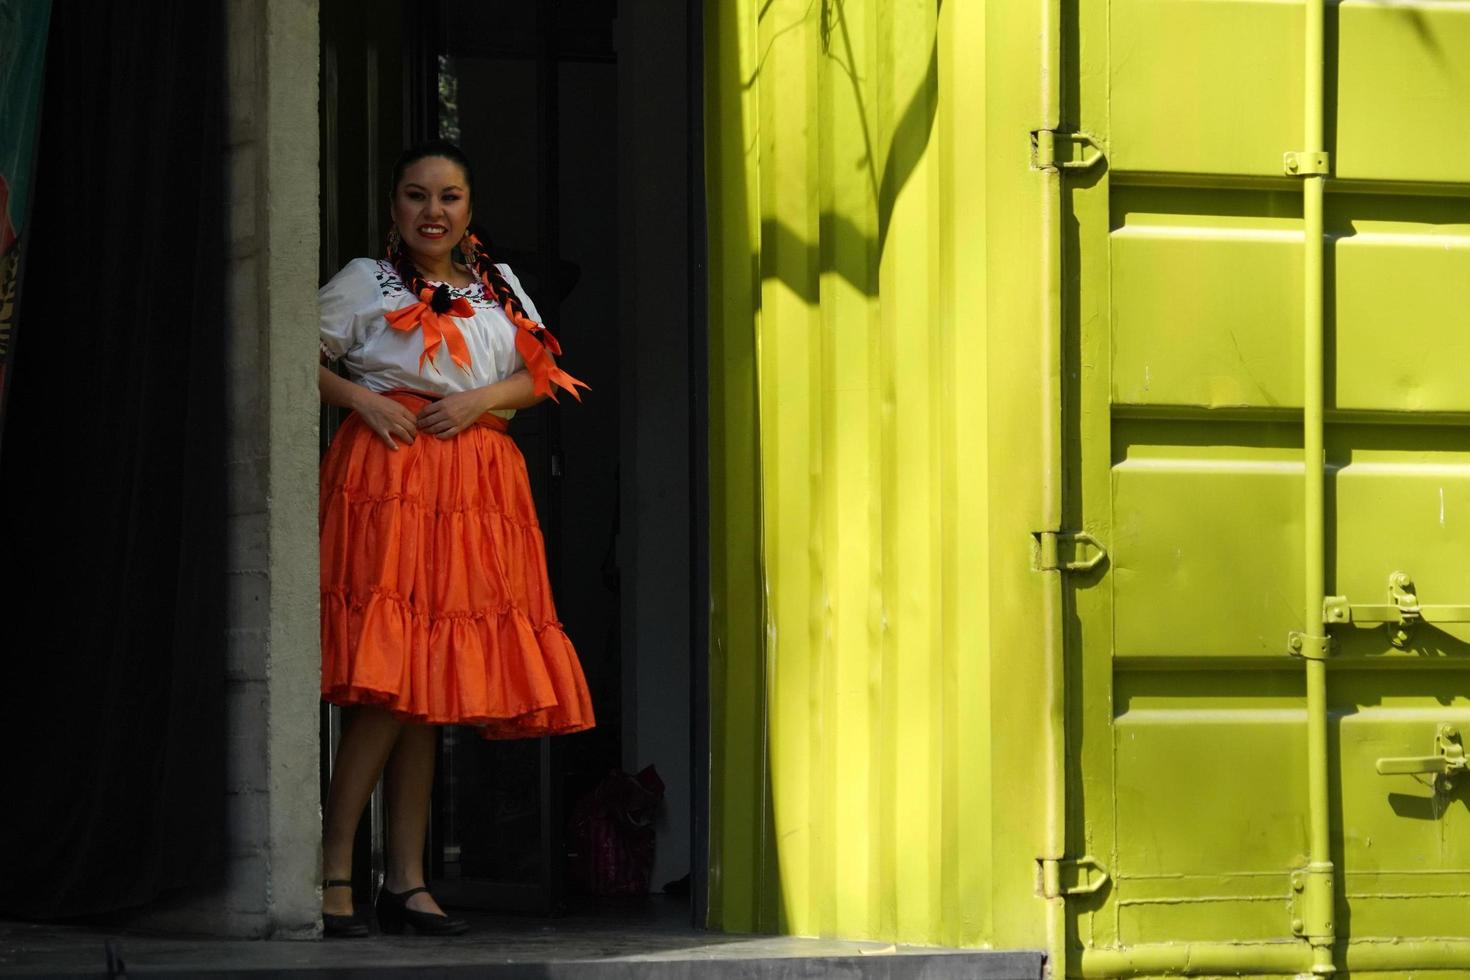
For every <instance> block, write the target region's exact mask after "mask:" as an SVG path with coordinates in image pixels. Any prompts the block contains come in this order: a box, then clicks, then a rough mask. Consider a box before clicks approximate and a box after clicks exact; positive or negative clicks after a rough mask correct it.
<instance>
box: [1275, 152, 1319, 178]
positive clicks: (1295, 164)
mask: <svg viewBox="0 0 1470 980" xmlns="http://www.w3.org/2000/svg"><path fill="white" fill-rule="evenodd" d="M1281 169H1282V170H1284V171H1286V173H1287V174H1288V175H1290V176H1292V177H1312V176H1316V175H1317V174H1327V173H1331V170H1332V158H1331V156H1330V155H1328V154H1327V153H1325V152H1323V151H1320V150H1319V151H1316V152H1312V153H1308V152H1306V151H1304V150H1288V151H1287V152H1286V153H1284V154H1282V157H1281Z"/></svg>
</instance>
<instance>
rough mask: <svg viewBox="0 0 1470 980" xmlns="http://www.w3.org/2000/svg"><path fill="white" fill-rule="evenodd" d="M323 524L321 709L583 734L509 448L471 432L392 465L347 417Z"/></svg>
mask: <svg viewBox="0 0 1470 980" xmlns="http://www.w3.org/2000/svg"><path fill="white" fill-rule="evenodd" d="M395 397H399V398H400V400H401V401H403V403H404V404H405V405H408V406H409V407H410V409H412V410H414V411H417V409H418V408H419V407H420V406H421V405H422V404H423V403H424V400H423V399H421V398H416V396H407V395H405V396H399V395H395ZM414 399H416V400H414ZM320 519H321V568H322V579H321V601H322V697H324V698H325V699H326V700H328V701H331V702H333V703H334V704H378V705H383V706H385V707H387V708H388V709H389V710H391V711H392V712H393V713H394V714H396V715H398V716H399V717H402V718H404V719H407V720H411V721H415V722H421V723H427V724H434V725H448V724H455V725H475V726H480V727H481V729H482V733H483V734H484V735H485V737H486V738H528V737H533V736H537V735H546V734H562V733H567V732H576V731H582V730H583V729H587V728H591V727H592V725H593V723H594V717H593V711H592V701H591V698H590V697H589V695H588V692H587V682H586V680H585V678H584V677H583V675H582V667H581V664H580V663H579V662H578V660H577V654H576V651H575V650H574V649H573V648H572V644H571V642H570V641H569V640H568V639H567V636H566V634H565V633H564V632H563V630H562V626H561V623H560V622H559V621H558V620H557V618H556V608H555V606H554V605H553V603H552V598H551V589H550V586H549V584H548V582H547V576H546V556H545V546H544V544H543V542H542V538H541V530H540V527H539V525H538V523H537V521H536V512H535V507H534V505H533V504H532V501H531V492H530V485H529V483H528V482H527V480H526V468H525V462H524V460H523V459H522V458H521V454H520V451H519V450H518V449H517V448H516V446H515V443H514V442H512V441H511V439H510V438H509V437H508V436H506V435H505V434H504V433H502V432H497V431H494V430H493V429H492V428H489V427H486V426H481V425H475V426H471V427H470V428H469V429H467V430H466V431H464V432H462V433H460V434H459V435H457V436H455V437H454V438H452V439H447V440H440V439H436V438H434V437H432V436H425V435H420V436H419V437H418V438H417V439H415V440H414V441H413V443H412V444H409V445H403V444H400V445H399V447H398V449H397V450H396V451H393V450H389V449H388V447H387V446H386V445H385V444H384V443H383V441H382V439H381V438H380V437H379V436H378V435H377V434H375V433H374V432H373V431H372V430H371V429H369V428H368V427H367V426H366V425H365V424H363V423H362V421H361V419H360V418H359V417H358V416H356V415H353V416H350V417H349V418H348V420H347V421H346V422H345V423H343V425H342V427H341V429H340V430H339V431H338V433H337V435H336V437H335V438H334V439H333V441H332V446H331V449H330V451H329V452H328V453H327V457H326V459H325V460H324V461H323V463H322V482H321V509H320Z"/></svg>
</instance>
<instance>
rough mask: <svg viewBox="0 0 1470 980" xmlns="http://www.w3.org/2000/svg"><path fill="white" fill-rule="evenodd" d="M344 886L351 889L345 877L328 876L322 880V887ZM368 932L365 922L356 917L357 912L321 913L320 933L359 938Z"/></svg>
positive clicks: (345, 937) (342, 937)
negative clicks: (348, 913) (343, 913)
mask: <svg viewBox="0 0 1470 980" xmlns="http://www.w3.org/2000/svg"><path fill="white" fill-rule="evenodd" d="M328 888H346V889H348V890H349V891H350V890H351V889H352V882H351V881H349V880H348V879H346V878H328V879H327V880H326V881H324V882H322V889H323V890H326V889H328ZM367 934H368V927H367V923H366V922H364V921H362V920H361V919H359V918H358V917H357V912H355V911H354V912H353V913H352V914H351V915H333V914H332V913H331V912H323V913H322V935H324V936H329V937H334V938H340V939H361V938H362V937H363V936H366V935H367Z"/></svg>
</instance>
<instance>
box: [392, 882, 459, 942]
mask: <svg viewBox="0 0 1470 980" xmlns="http://www.w3.org/2000/svg"><path fill="white" fill-rule="evenodd" d="M428 891H429V889H428V888H426V887H424V886H423V885H420V886H419V887H418V888H410V889H409V890H408V891H406V892H390V891H389V890H388V889H386V888H380V889H378V905H377V910H378V928H379V929H381V930H382V931H383V932H385V933H388V934H390V935H397V934H398V933H400V932H402V931H403V927H404V926H405V925H410V926H413V928H414V931H415V932H417V933H419V934H420V935H423V936H458V935H460V934H461V933H463V932H465V931H467V930H468V929H469V927H470V924H469V923H468V922H466V921H465V920H463V919H456V918H452V917H450V916H447V915H440V914H437V913H434V912H420V911H419V910H418V909H411V908H409V907H408V900H409V898H410V897H411V896H414V895H417V894H418V893H419V892H424V893H427V892H428Z"/></svg>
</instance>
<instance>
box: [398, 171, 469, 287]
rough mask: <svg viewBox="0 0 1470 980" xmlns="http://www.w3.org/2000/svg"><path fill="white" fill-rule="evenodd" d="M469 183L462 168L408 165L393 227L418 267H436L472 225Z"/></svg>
mask: <svg viewBox="0 0 1470 980" xmlns="http://www.w3.org/2000/svg"><path fill="white" fill-rule="evenodd" d="M470 213H471V212H470V188H469V180H468V179H467V178H466V177H465V172H464V171H463V170H462V169H460V166H459V164H457V163H455V162H454V161H453V160H446V159H445V158H444V157H425V158H424V159H422V160H419V161H417V162H415V163H411V164H409V165H408V167H407V169H405V170H404V171H403V179H402V180H400V181H399V182H398V186H397V187H395V188H394V189H393V223H394V224H395V225H396V226H397V227H398V236H399V237H400V238H402V239H403V244H404V246H405V247H406V248H407V249H408V251H409V254H410V255H411V256H413V258H414V261H415V264H416V265H418V266H420V267H424V266H428V267H434V266H437V265H439V264H440V263H441V262H442V260H443V259H444V258H445V257H446V256H448V255H449V253H450V252H452V251H453V250H454V247H455V246H456V245H458V244H459V240H460V238H462V237H463V236H464V232H465V229H466V228H468V227H469V224H470Z"/></svg>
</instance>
